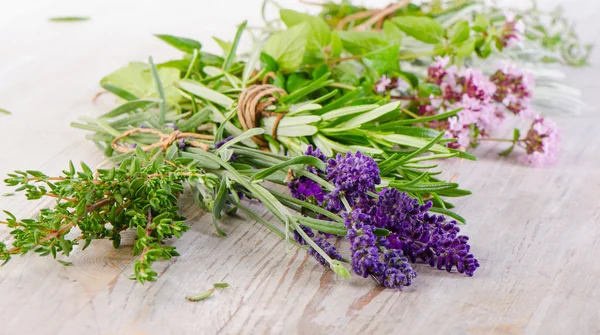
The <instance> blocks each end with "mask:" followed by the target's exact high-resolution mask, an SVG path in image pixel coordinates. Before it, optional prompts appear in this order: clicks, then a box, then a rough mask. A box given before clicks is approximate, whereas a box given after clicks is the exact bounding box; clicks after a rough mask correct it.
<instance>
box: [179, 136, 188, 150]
mask: <svg viewBox="0 0 600 335" xmlns="http://www.w3.org/2000/svg"><path fill="white" fill-rule="evenodd" d="M177 145H178V146H179V150H185V147H186V143H185V139H183V138H182V139H180V140H179V141H178V142H177Z"/></svg>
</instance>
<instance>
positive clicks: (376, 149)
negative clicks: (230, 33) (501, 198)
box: [0, 1, 558, 289]
mask: <svg viewBox="0 0 600 335" xmlns="http://www.w3.org/2000/svg"><path fill="white" fill-rule="evenodd" d="M474 3H476V2H475V1H460V2H457V1H450V2H449V4H450V6H449V7H448V6H446V5H442V4H440V2H438V1H432V2H431V3H426V4H424V5H419V6H417V5H413V4H410V3H409V1H400V2H398V3H395V4H392V5H390V6H389V7H387V8H383V9H378V10H367V9H365V8H360V7H355V6H352V5H350V4H349V3H348V2H343V3H342V4H341V5H336V4H328V5H325V6H324V11H323V12H322V14H321V15H320V16H312V15H308V14H303V13H299V12H294V11H290V10H282V11H281V12H280V21H279V20H278V21H277V22H283V23H284V24H285V26H286V28H281V29H280V28H278V27H279V26H278V23H277V22H267V27H266V28H267V29H266V30H264V31H266V32H267V34H266V35H265V34H263V33H261V34H260V36H258V43H256V46H255V47H254V48H253V50H252V51H251V52H250V54H249V55H246V57H243V55H241V54H240V53H239V52H238V46H239V44H240V40H241V38H242V36H243V33H244V31H246V23H243V24H241V25H240V26H239V28H238V31H237V33H236V35H235V36H234V38H233V40H232V41H231V42H224V41H222V40H219V39H217V41H220V44H221V46H222V47H223V54H222V55H216V54H213V53H209V52H206V51H203V50H202V44H201V43H200V42H199V41H196V40H193V39H190V38H183V37H176V36H171V35H157V37H158V38H160V39H161V40H163V41H165V42H166V43H168V44H169V45H171V46H173V47H175V48H177V49H179V50H181V51H182V52H184V56H183V58H182V59H178V60H172V61H168V62H164V63H160V64H154V62H153V60H152V59H151V58H150V60H149V62H148V64H144V63H131V64H129V65H128V66H126V67H123V68H121V69H118V70H117V71H115V72H113V73H111V74H109V75H108V76H106V77H105V78H104V79H102V81H101V85H102V87H103V88H104V89H105V90H106V91H107V92H110V93H112V94H114V95H115V96H117V97H118V98H119V99H120V100H121V101H122V103H121V104H120V105H119V106H118V107H117V108H115V109H113V110H112V111H110V112H108V113H106V114H105V115H102V116H100V117H98V118H95V119H92V118H84V119H83V120H82V122H77V123H73V126H75V127H78V128H81V129H85V130H88V131H90V132H91V134H89V135H87V137H88V139H90V140H92V141H94V142H95V143H96V144H97V145H98V147H99V148H101V149H102V150H103V151H104V153H105V154H106V155H107V156H109V157H111V159H112V160H113V161H114V162H115V164H117V167H114V168H111V169H100V170H97V171H92V170H91V169H90V168H88V167H87V166H86V165H85V164H82V171H76V170H75V168H74V167H73V165H72V164H70V167H69V170H67V171H64V172H63V176H60V177H50V176H47V175H45V174H43V173H41V172H38V171H24V172H23V171H17V172H15V173H14V174H11V175H9V178H8V179H7V180H6V183H7V184H8V185H9V186H15V187H17V191H24V192H26V197H27V198H28V199H32V200H33V199H39V198H41V197H46V196H49V197H54V198H57V202H56V204H55V205H54V207H52V208H48V209H44V210H42V211H41V213H40V216H39V218H37V219H24V220H17V219H16V218H15V217H14V216H13V215H12V214H10V213H9V212H7V215H8V219H7V220H6V222H4V223H5V224H6V225H7V226H8V227H9V228H10V229H12V232H11V233H12V235H13V236H14V241H13V244H12V246H11V247H10V248H9V247H7V246H5V245H4V244H1V245H0V257H1V258H2V259H4V260H5V261H8V260H9V259H10V258H11V255H13V254H22V253H27V252H29V251H34V252H37V253H39V254H41V255H53V256H54V257H56V254H57V253H63V254H65V255H68V254H69V253H70V252H71V251H72V250H73V246H74V245H77V244H79V243H83V244H84V248H85V247H87V245H89V244H90V243H91V242H92V241H93V240H94V239H102V238H108V239H111V240H112V241H113V242H114V246H115V247H118V246H119V243H120V240H121V236H122V234H124V232H125V231H127V230H135V234H136V243H135V247H134V250H133V253H134V255H137V256H138V257H139V258H138V260H137V262H136V263H135V269H134V276H133V277H134V278H135V279H137V280H139V281H140V282H145V281H151V280H155V279H156V272H154V271H153V270H152V263H153V262H154V261H156V260H159V259H168V258H170V257H173V256H176V255H177V253H176V251H175V250H174V248H173V247H172V246H169V245H168V239H169V238H171V237H179V236H181V234H183V233H184V232H185V230H186V229H187V227H186V226H185V225H184V220H185V219H184V218H183V217H181V216H180V215H179V214H178V206H177V199H178V198H179V197H180V196H182V195H183V192H184V189H185V188H186V187H187V188H189V189H190V190H191V192H192V194H193V197H194V199H195V200H196V203H197V204H198V205H199V206H200V207H201V208H202V209H204V210H206V211H208V212H210V213H212V215H213V218H214V219H213V222H214V226H215V230H216V231H217V233H219V234H221V235H225V234H226V232H224V231H223V230H222V229H221V228H220V227H219V220H220V219H223V218H224V217H225V216H226V215H229V214H233V213H236V212H237V211H242V212H244V213H245V214H246V215H248V216H249V217H251V218H252V219H254V220H256V221H258V222H261V223H262V224H263V225H265V226H266V227H267V228H268V229H270V230H272V231H273V232H274V233H276V234H277V235H279V236H281V237H282V238H284V239H286V241H287V242H288V243H291V244H296V245H298V246H301V247H304V248H306V249H307V250H308V252H309V253H310V254H311V255H313V256H314V257H315V258H316V259H317V260H318V261H319V262H320V263H321V264H323V265H324V266H326V267H328V268H330V269H332V270H333V271H335V272H336V273H337V274H338V275H340V276H341V277H347V276H348V275H349V272H348V270H347V269H346V267H345V266H344V262H348V263H351V267H352V270H353V271H354V272H355V273H357V274H359V275H361V276H363V277H368V276H370V277H372V278H374V279H375V280H376V281H377V282H378V283H380V284H382V285H384V286H386V287H390V288H397V289H401V288H402V287H403V286H407V285H410V284H411V281H412V280H413V279H414V277H415V276H416V272H415V271H414V269H413V265H412V264H413V263H415V262H417V261H422V262H425V263H427V264H429V265H431V266H436V267H438V268H439V269H446V270H447V271H451V270H452V269H453V268H455V269H457V270H458V272H460V273H466V274H468V275H472V274H473V272H474V271H475V270H476V269H477V267H478V266H479V264H478V262H477V260H476V259H475V258H474V257H473V255H472V254H470V246H469V245H468V238H467V237H466V236H462V235H459V228H458V226H457V222H456V221H454V220H449V219H447V218H446V217H450V218H453V219H455V220H457V221H460V222H464V219H462V218H461V217H460V216H459V215H458V214H456V213H454V212H452V208H453V205H452V203H450V202H449V201H448V198H452V197H460V196H465V195H468V194H470V193H469V192H468V191H466V190H462V189H460V188H459V186H458V184H456V183H454V182H448V181H444V180H442V179H439V174H440V173H441V172H440V171H436V170H435V169H436V168H437V165H436V164H435V162H436V161H437V160H440V159H449V158H453V157H460V158H466V159H475V158H474V157H473V156H472V155H470V154H468V153H466V152H465V149H466V148H467V147H471V146H476V145H478V144H479V143H480V141H483V140H494V139H493V138H490V137H489V136H490V132H491V130H493V128H494V126H496V125H497V124H498V123H500V121H502V119H504V118H505V116H506V115H510V114H518V115H520V116H523V117H530V118H532V119H533V121H532V127H531V129H529V131H527V133H526V135H525V136H524V137H523V138H521V135H520V132H519V131H515V132H514V134H515V135H514V137H513V138H512V139H508V140H506V141H507V142H510V143H511V144H512V146H511V147H510V148H509V149H508V150H506V151H505V152H503V153H502V154H509V153H510V151H512V150H513V148H515V147H522V148H524V149H525V151H526V152H527V156H525V157H526V159H525V160H526V161H527V162H528V163H531V164H534V165H543V164H545V163H548V162H550V161H551V160H552V159H553V158H554V155H555V148H556V141H557V138H558V136H557V135H556V129H555V126H554V125H553V124H552V123H551V122H550V121H549V120H547V119H545V118H542V117H540V116H537V115H536V114H535V113H532V112H531V110H530V108H529V103H530V102H531V98H532V93H531V85H530V84H531V80H530V77H529V75H528V74H527V73H526V72H523V71H520V70H518V69H515V68H514V67H512V66H511V65H506V66H505V67H503V68H500V69H498V70H497V71H495V72H491V73H490V74H487V75H484V74H483V73H482V72H479V71H477V70H475V69H472V68H469V67H467V66H466V65H468V64H471V63H474V62H475V60H476V59H486V58H487V57H490V55H493V54H501V53H503V52H505V50H506V49H507V48H510V47H511V46H512V45H513V44H514V43H515V42H518V41H519V40H520V39H521V38H522V37H523V36H522V29H521V28H520V23H519V22H520V21H518V19H517V18H515V17H510V16H505V17H503V18H498V17H497V16H494V17H488V16H486V15H475V16H471V17H469V18H468V19H461V20H452V19H450V18H451V17H457V16H456V15H457V13H459V12H461V11H463V10H465V9H467V8H470V7H469V6H472V5H473V4H474ZM453 15H454V16H453ZM264 31H263V32H264ZM433 57H439V58H435V59H433V60H432V58H433ZM423 69H425V71H423ZM278 184H279V185H281V186H277V185H278ZM282 186H287V188H288V189H289V191H290V192H291V196H289V195H286V192H285V191H283V190H282V189H281V188H282ZM245 199H249V200H250V201H252V200H258V201H260V202H261V203H262V204H263V205H264V206H265V208H266V209H267V210H269V211H270V212H271V213H272V214H273V216H274V218H275V220H276V222H275V223H272V222H267V221H265V220H264V219H262V217H260V216H258V215H256V214H255V213H253V212H252V211H251V210H250V209H249V208H248V207H247V206H246V205H245V201H247V200H245ZM74 231H78V234H79V235H78V236H76V237H71V235H70V233H71V232H74ZM336 236H337V237H346V238H347V239H348V240H349V241H350V248H349V249H350V255H349V257H348V256H347V255H346V256H345V257H344V256H343V255H342V253H340V252H339V251H338V248H336V247H335V246H334V244H333V241H332V239H334V238H336Z"/></svg>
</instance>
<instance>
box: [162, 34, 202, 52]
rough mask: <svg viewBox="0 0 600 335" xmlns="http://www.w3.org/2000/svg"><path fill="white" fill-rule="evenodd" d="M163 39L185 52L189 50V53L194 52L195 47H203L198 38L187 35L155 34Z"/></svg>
mask: <svg viewBox="0 0 600 335" xmlns="http://www.w3.org/2000/svg"><path fill="white" fill-rule="evenodd" d="M154 36H156V37H158V38H160V39H161V40H163V41H165V42H166V43H168V44H169V45H170V46H172V47H175V48H177V49H179V50H181V51H183V52H187V53H189V54H191V53H193V52H194V50H195V49H201V48H202V44H201V43H200V42H198V41H196V40H193V39H190V38H185V37H177V36H173V35H154Z"/></svg>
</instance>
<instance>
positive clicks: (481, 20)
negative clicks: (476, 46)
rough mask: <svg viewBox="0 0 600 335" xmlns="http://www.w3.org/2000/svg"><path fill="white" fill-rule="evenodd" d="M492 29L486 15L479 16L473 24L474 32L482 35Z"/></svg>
mask: <svg viewBox="0 0 600 335" xmlns="http://www.w3.org/2000/svg"><path fill="white" fill-rule="evenodd" d="M489 27H490V20H489V19H488V18H487V16H486V15H484V14H477V16H475V21H474V23H473V30H474V31H476V32H478V33H482V32H484V31H486V30H488V28H489Z"/></svg>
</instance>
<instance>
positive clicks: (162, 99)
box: [148, 57, 167, 126]
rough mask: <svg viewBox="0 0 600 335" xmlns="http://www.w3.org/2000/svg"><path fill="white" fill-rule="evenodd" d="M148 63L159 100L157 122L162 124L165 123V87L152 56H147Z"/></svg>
mask: <svg viewBox="0 0 600 335" xmlns="http://www.w3.org/2000/svg"><path fill="white" fill-rule="evenodd" d="M148 63H149V64H150V72H152V79H153V81H154V85H155V86H156V91H157V92H158V97H159V98H160V101H159V102H158V108H159V119H158V123H159V124H160V125H161V126H162V125H163V124H164V123H165V118H166V117H167V97H166V96H165V89H164V87H163V84H162V82H161V81H160V75H159V74H158V70H157V69H156V66H155V65H154V61H153V60H152V57H149V58H148Z"/></svg>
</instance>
